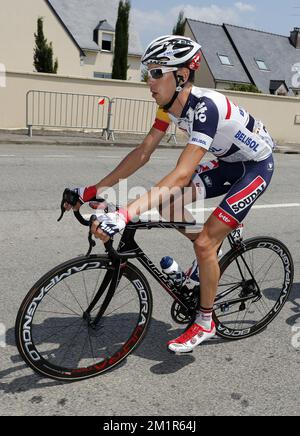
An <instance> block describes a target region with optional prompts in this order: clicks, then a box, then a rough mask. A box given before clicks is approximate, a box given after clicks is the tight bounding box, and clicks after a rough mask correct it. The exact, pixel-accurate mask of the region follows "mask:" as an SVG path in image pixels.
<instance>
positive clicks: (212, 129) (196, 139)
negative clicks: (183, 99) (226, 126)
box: [189, 97, 219, 150]
mask: <svg viewBox="0 0 300 436" xmlns="http://www.w3.org/2000/svg"><path fill="white" fill-rule="evenodd" d="M218 123H219V110H218V108H217V105H216V104H215V103H214V101H213V100H211V99H210V98H207V97H202V98H201V100H200V102H199V103H198V104H197V106H196V107H195V111H194V119H193V126H192V133H191V136H190V138H189V143H190V144H194V145H199V147H202V148H204V149H205V150H209V148H210V146H211V144H212V142H213V140H214V137H215V134H216V132H217V128H218Z"/></svg>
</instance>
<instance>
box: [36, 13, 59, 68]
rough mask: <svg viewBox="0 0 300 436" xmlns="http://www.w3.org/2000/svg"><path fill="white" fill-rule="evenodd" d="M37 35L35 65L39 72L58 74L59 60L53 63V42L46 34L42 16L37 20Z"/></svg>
mask: <svg viewBox="0 0 300 436" xmlns="http://www.w3.org/2000/svg"><path fill="white" fill-rule="evenodd" d="M34 37H35V49H34V66H35V69H36V71H37V72H38V73H50V74H56V73H57V70H58V60H57V59H56V60H55V62H54V63H53V47H52V42H50V43H49V44H48V42H47V39H46V38H45V36H44V20H43V18H42V17H39V18H38V21H37V33H35V34H34Z"/></svg>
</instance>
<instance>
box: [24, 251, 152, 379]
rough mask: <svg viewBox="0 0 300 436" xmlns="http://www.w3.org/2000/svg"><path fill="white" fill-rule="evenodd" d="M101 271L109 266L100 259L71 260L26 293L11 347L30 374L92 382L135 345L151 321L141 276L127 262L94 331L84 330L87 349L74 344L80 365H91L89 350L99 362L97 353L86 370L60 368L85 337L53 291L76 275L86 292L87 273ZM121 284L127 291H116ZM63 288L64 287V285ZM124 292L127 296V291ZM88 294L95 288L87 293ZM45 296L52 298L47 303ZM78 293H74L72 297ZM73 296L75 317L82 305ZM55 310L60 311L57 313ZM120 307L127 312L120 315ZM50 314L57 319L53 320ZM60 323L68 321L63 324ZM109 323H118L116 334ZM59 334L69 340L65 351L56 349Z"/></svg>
mask: <svg viewBox="0 0 300 436" xmlns="http://www.w3.org/2000/svg"><path fill="white" fill-rule="evenodd" d="M107 269H108V270H109V269H112V264H111V262H110V261H109V260H108V258H107V257H106V256H103V257H96V256H95V257H90V258H86V257H85V258H80V259H76V260H73V261H70V262H67V263H65V264H63V265H61V266H59V267H57V268H56V269H54V270H52V271H51V272H50V273H48V274H46V275H45V276H44V277H43V278H42V279H41V280H39V282H38V283H37V284H36V285H35V286H34V287H33V288H32V289H31V291H30V292H29V294H28V295H27V297H26V298H25V300H24V302H23V303H22V305H21V308H20V310H19V313H18V317H17V321H16V342H17V345H18V349H19V351H20V354H21V355H22V357H23V358H24V360H25V361H26V363H27V364H28V365H29V366H30V367H31V368H32V369H34V370H35V371H36V372H38V373H39V374H41V375H43V376H47V377H51V378H54V379H59V380H69V381H75V380H81V379H84V378H89V377H93V376H95V375H98V374H100V373H103V372H105V371H107V370H109V369H111V368H113V367H114V366H116V365H117V364H119V363H120V362H121V361H122V360H123V359H125V358H126V356H128V354H130V353H131V352H132V351H133V350H134V349H135V348H136V347H137V346H138V345H139V344H140V342H141V341H142V339H143V337H144V335H145V333H146V330H147V327H148V324H149V321H150V318H151V311H152V296H151V291H150V289H149V285H148V283H147V281H146V279H145V278H144V276H143V275H142V274H141V273H140V272H139V270H138V269H137V268H136V267H135V266H134V265H132V264H129V263H128V264H126V266H124V268H123V271H122V272H123V275H122V279H121V281H120V284H119V286H118V288H117V290H116V293H115V295H114V297H113V299H112V300H111V303H110V306H109V307H108V309H107V314H108V316H106V317H105V316H104V317H103V322H102V324H101V325H100V324H99V328H98V327H97V329H96V330H94V331H92V330H91V329H90V328H89V327H88V326H87V325H86V327H85V329H86V331H89V332H88V333H86V339H87V344H86V345H84V341H82V345H80V346H82V347H83V348H81V349H80V351H81V353H82V356H83V357H84V359H83V360H85V361H88V360H91V351H90V350H93V352H95V353H99V358H98V357H97V354H95V356H92V358H93V359H94V361H93V363H92V364H89V365H78V366H77V367H70V365H64V364H63V360H64V359H67V360H72V358H73V355H74V356H75V352H76V353H78V351H77V348H78V349H79V345H78V344H77V342H78V341H79V337H83V335H84V334H85V331H84V327H83V326H84V322H85V321H84V320H83V319H81V317H80V316H79V314H76V315H78V316H76V317H75V314H74V313H73V312H74V310H73V309H72V310H73V312H72V313H71V315H70V310H71V306H70V302H69V301H68V302H67V303H66V301H67V299H66V300H63V301H62V299H61V298H62V297H61V294H60V297H59V298H57V296H56V295H55V294H54V290H55V289H57V288H58V287H61V286H62V285H64V281H65V282H67V281H68V280H69V279H70V278H71V279H73V278H75V277H79V276H80V273H81V274H82V275H83V274H84V275H85V279H84V280H85V282H86V287H87V281H88V277H89V276H90V275H91V274H95V273H98V272H103V273H106V271H107ZM123 282H126V285H127V286H125V287H124V286H123V289H121V286H122V283H123ZM98 285H99V283H98ZM68 286H69V287H70V284H68V285H67V287H68ZM127 288H128V290H129V291H130V292H129V291H127ZM70 289H71V291H70V292H74V291H73V288H70ZM70 292H69V290H68V292H66V295H68V297H71V295H72V293H70ZM94 293H95V289H93V294H94ZM51 294H52V299H51V298H49V297H50V296H51ZM79 294H80V292H78V294H77V295H79ZM77 295H76V296H75V294H74V297H76V299H75V300H74V301H76V305H77V308H76V311H77V312H79V310H80V309H79V307H80V306H82V307H83V305H82V303H81V301H82V300H80V301H79V297H78V296H77ZM128 295H130V296H131V301H130V302H129V303H128V301H126V299H127V297H128ZM81 297H82V298H83V301H84V300H85V299H86V295H81ZM103 298H104V297H103ZM46 300H49V301H51V304H52V305H54V306H53V307H52V309H51V310H50V311H49V301H46ZM77 300H78V301H77ZM43 302H46V303H47V304H48V306H47V307H46V306H45V305H44V304H43ZM121 303H122V304H121ZM42 306H43V307H42ZM59 306H60V308H59V309H58V307H59ZM86 306H87V303H86ZM86 306H85V307H86ZM54 308H55V310H54ZM83 308H84V307H83ZM96 308H97V306H96ZM123 308H124V310H123ZM125 308H126V309H128V310H127V311H125ZM122 310H123V312H122ZM133 310H135V312H133ZM39 312H40V313H39ZM50 312H52V313H50ZM54 312H55V316H56V317H57V319H54V318H53V313H54ZM95 314H96V311H95ZM120 314H121V315H120ZM80 315H81V314H80ZM75 318H76V319H75ZM41 320H42V322H41ZM66 320H67V321H68V322H67V323H66ZM70 320H71V322H70ZM115 321H118V322H119V324H120V323H121V325H120V327H123V328H120V329H118V327H117V323H116V322H115ZM122 322H123V325H122ZM59 323H60V324H59ZM124 325H125V326H126V327H128V332H129V333H128V337H125V336H124V335H125V334H126V333H127V330H125V329H124ZM57 326H58V327H57ZM119 330H120V331H122V332H123V333H122V335H123V336H122V335H120V334H119ZM58 332H59V335H58ZM64 335H65V337H68V335H69V336H70V337H71V336H72V337H73V338H74V344H73V345H72V347H71V346H68V348H67V347H65V349H63V347H62V346H61V344H59V341H60V340H61V338H63V337H64ZM92 335H93V336H92ZM114 335H115V338H114ZM109 337H113V339H114V342H113V343H110V342H109ZM75 339H76V341H75ZM105 341H106V342H105ZM62 342H63V341H62ZM94 343H96V344H97V348H96V346H95V345H93V344H94ZM66 344H67V342H66ZM106 344H108V345H109V346H110V347H111V350H113V351H112V352H111V354H109V355H106V356H105V354H104V351H105V347H106V346H108V345H106ZM47 347H48V348H49V350H48V349H47ZM100 354H101V357H100ZM57 356H58V357H59V358H60V359H61V363H59V364H57V360H58V357H57ZM94 357H95V358H94ZM74 358H75V357H74ZM75 362H76V360H75Z"/></svg>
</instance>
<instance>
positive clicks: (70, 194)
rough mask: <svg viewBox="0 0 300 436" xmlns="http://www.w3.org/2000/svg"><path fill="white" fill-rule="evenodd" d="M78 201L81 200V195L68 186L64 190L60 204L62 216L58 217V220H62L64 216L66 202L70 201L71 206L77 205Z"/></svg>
mask: <svg viewBox="0 0 300 436" xmlns="http://www.w3.org/2000/svg"><path fill="white" fill-rule="evenodd" d="M78 201H79V195H78V194H77V193H76V192H74V191H71V189H68V188H66V189H65V190H64V193H63V197H62V200H61V204H60V210H61V214H60V217H59V218H58V220H57V222H59V221H61V220H62V218H63V216H64V214H65V212H66V209H65V207H64V204H65V203H69V204H70V205H71V206H76V204H77V202H78Z"/></svg>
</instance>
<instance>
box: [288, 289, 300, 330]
mask: <svg viewBox="0 0 300 436" xmlns="http://www.w3.org/2000/svg"><path fill="white" fill-rule="evenodd" d="M289 301H290V302H291V303H292V304H293V305H294V306H293V307H292V312H294V315H293V316H290V317H289V318H288V319H287V320H286V322H287V324H288V325H290V326H292V327H293V326H294V325H295V324H298V323H300V283H294V285H293V288H292V291H291V295H290V298H289Z"/></svg>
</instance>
